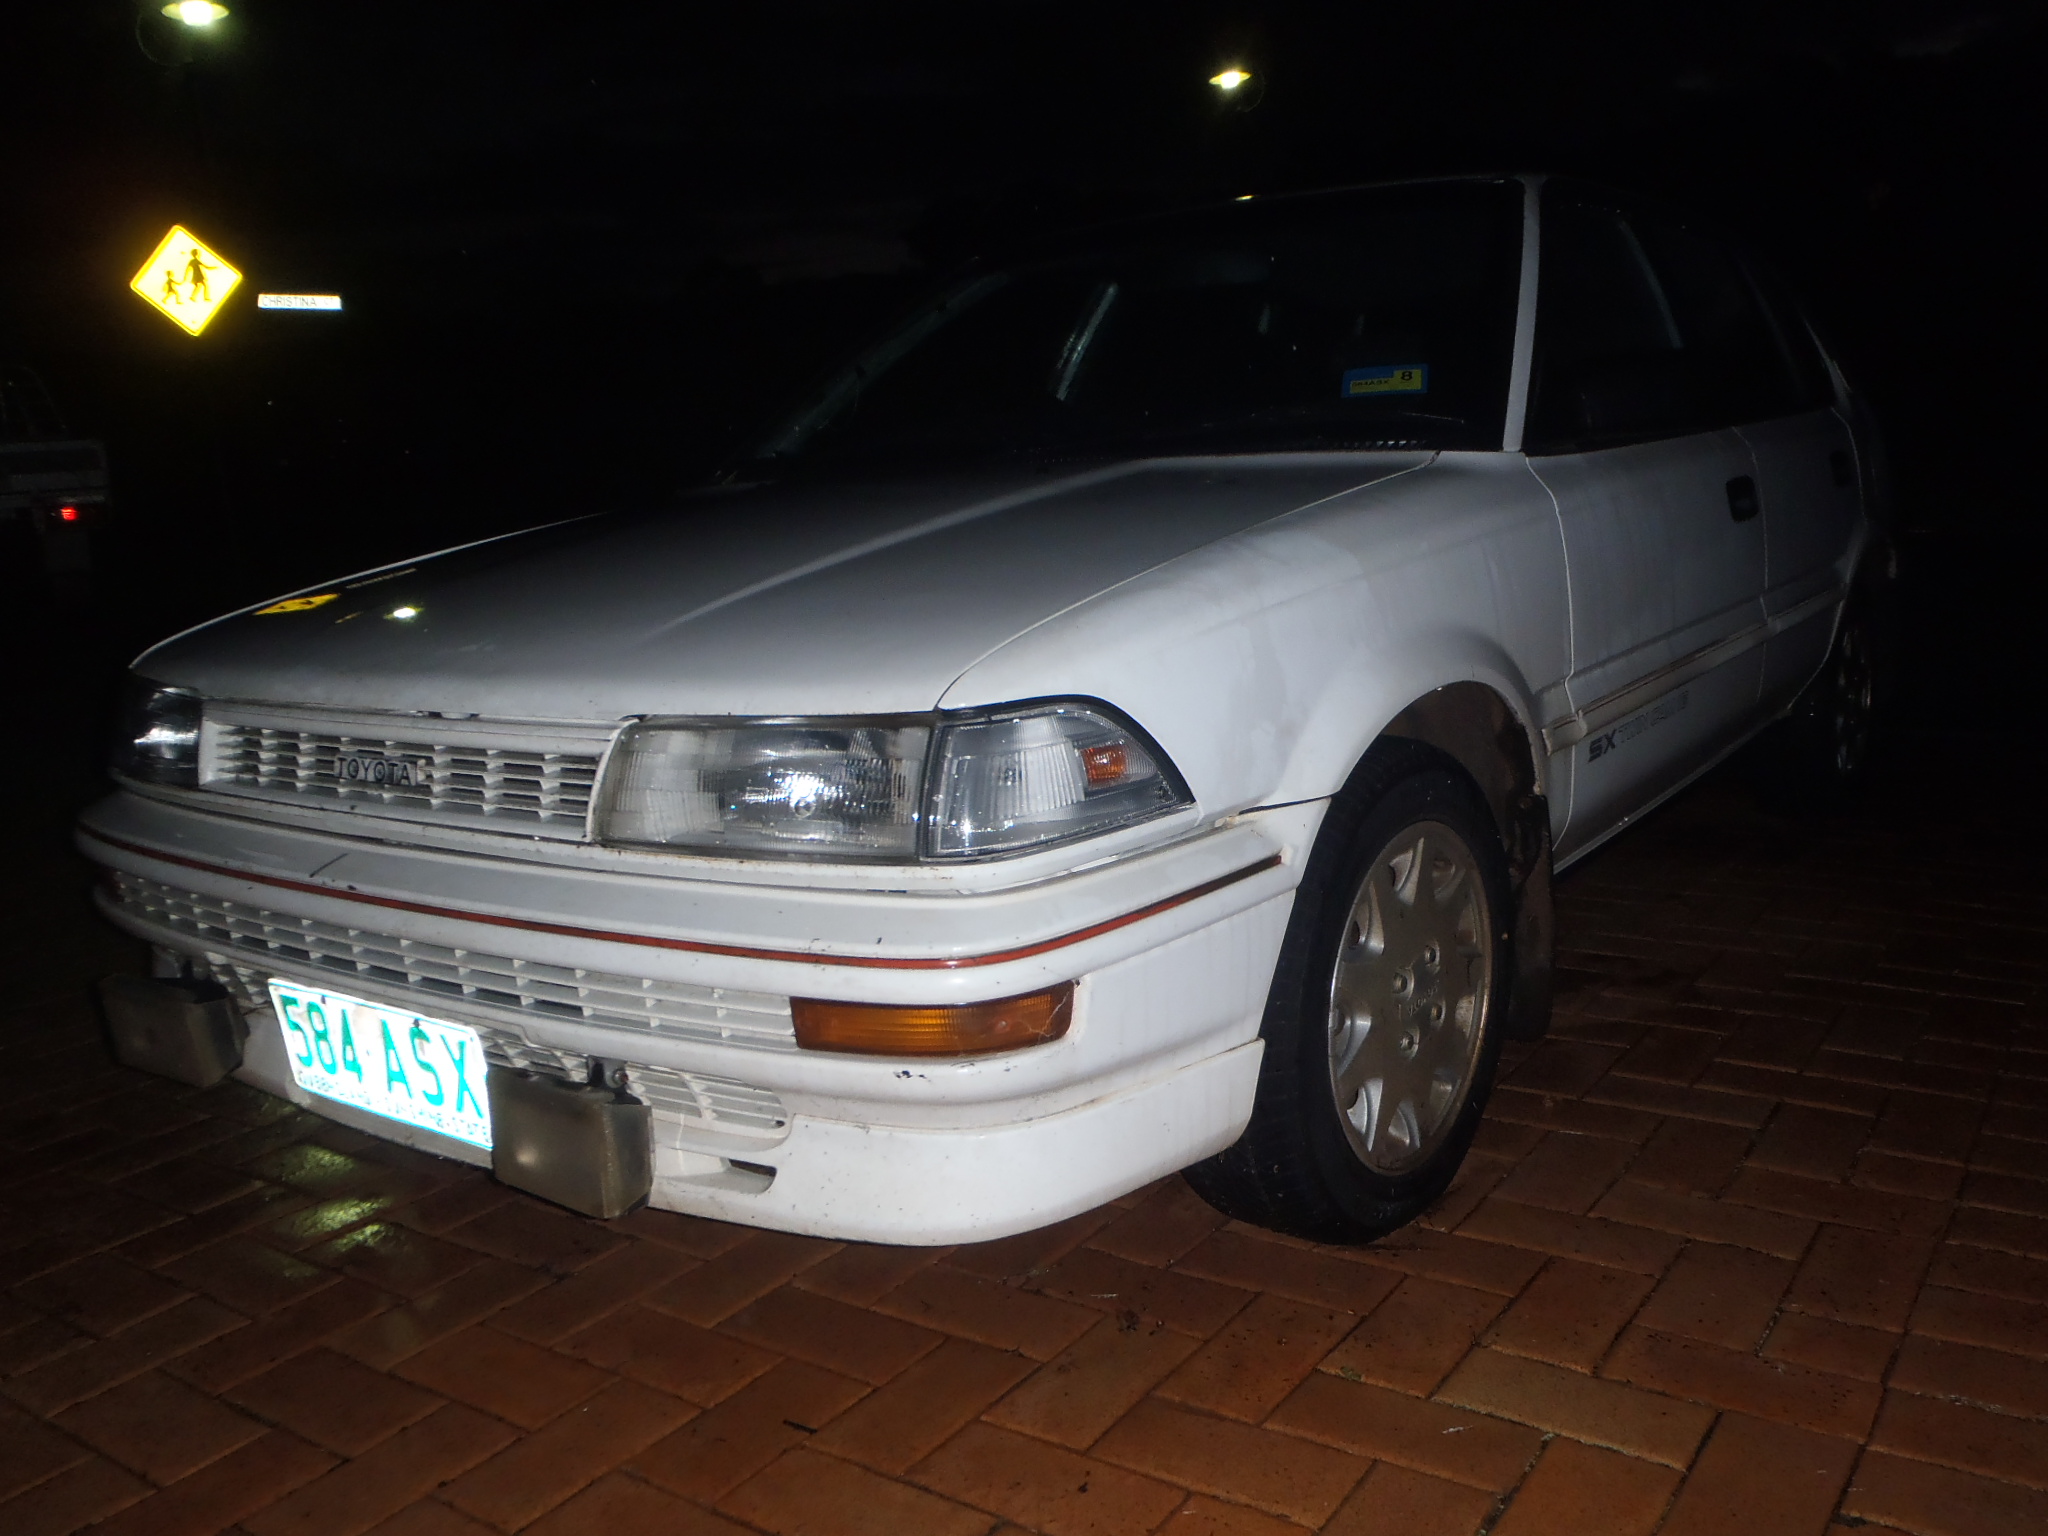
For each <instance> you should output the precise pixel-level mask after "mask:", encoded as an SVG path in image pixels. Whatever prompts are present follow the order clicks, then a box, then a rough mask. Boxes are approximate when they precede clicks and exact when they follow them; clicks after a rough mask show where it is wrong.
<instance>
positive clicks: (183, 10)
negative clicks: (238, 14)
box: [164, 0, 228, 27]
mask: <svg viewBox="0 0 2048 1536" xmlns="http://www.w3.org/2000/svg"><path fill="white" fill-rule="evenodd" d="M227 13H228V8H227V7H226V6H224V5H217V4H215V3H214V0H171V3H170V4H169V5H167V6H165V7H164V14H165V15H166V16H168V17H170V18H171V20H173V21H182V22H183V23H185V25H186V26H188V27H210V26H212V25H213V24H214V23H215V22H216V21H219V20H220V19H221V18H222V17H223V16H225V15H227Z"/></svg>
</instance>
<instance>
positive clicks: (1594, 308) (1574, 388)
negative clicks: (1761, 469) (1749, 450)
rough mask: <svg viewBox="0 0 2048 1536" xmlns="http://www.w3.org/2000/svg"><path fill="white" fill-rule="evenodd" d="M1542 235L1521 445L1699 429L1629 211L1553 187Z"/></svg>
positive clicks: (1679, 340)
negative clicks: (1533, 369) (1526, 413)
mask: <svg viewBox="0 0 2048 1536" xmlns="http://www.w3.org/2000/svg"><path fill="white" fill-rule="evenodd" d="M1542 239H1543V265H1542V270H1541V274H1540V277H1539V285H1538V291H1537V298H1536V365H1535V366H1536V372H1535V378H1534V381H1533V385H1534V387H1533V389H1532V390H1531V393H1530V401H1529V425H1528V429H1527V431H1526V432H1525V433H1524V440H1525V442H1526V443H1527V444H1528V447H1529V451H1530V452H1531V453H1560V452H1570V451H1572V450H1575V449H1581V448H1594V447H1602V446H1610V445H1613V444H1617V443H1627V442H1641V441H1643V440H1645V439H1647V438H1655V437H1671V436H1677V435H1680V434H1682V433H1686V432H1691V431H1697V430H1700V428H1701V427H1703V426H1704V425H1705V421H1704V419H1703V412H1702V409H1701V402H1700V401H1698V400H1697V399H1696V398H1695V394H1696V391H1695V390H1694V389H1693V387H1692V383H1693V381H1692V378H1691V372H1692V371H1691V369H1690V368H1689V367H1688V364H1689V362H1690V359H1689V358H1688V357H1687V356H1686V345H1685V336H1684V334H1683V332H1682V331H1681V330H1680V326H1679V319H1678V316H1677V314H1676V312H1675V310H1674V308H1673V306H1672V304H1671V301H1670V299H1669V298H1668V297H1667V295H1666V293H1665V290H1664V287H1663V285H1662V284H1661V283H1660V282H1659V281H1658V278H1657V273H1656V271H1655V269H1654V268H1653V266H1652V265H1651V261H1650V257H1649V253H1648V252H1647V251H1646V250H1645V249H1644V246H1643V243H1642V241H1641V240H1640V239H1638V238H1637V235H1636V232H1635V230H1634V229H1633V228H1632V227H1631V225H1630V223H1629V221H1628V220H1627V219H1626V218H1625V217H1623V215H1622V214H1621V212H1620V211H1619V210H1618V209H1615V208H1612V207H1608V206H1606V205H1604V204H1602V203H1599V202H1597V201H1592V200H1581V199H1578V198H1576V197H1572V196H1569V195H1566V194H1561V193H1553V194H1552V195H1550V196H1548V197H1546V199H1545V202H1544V207H1543V234H1542Z"/></svg>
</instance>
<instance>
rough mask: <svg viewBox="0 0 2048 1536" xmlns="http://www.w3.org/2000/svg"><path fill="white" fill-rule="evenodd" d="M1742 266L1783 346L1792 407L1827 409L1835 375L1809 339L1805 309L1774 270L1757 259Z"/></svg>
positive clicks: (1809, 330) (1816, 345)
mask: <svg viewBox="0 0 2048 1536" xmlns="http://www.w3.org/2000/svg"><path fill="white" fill-rule="evenodd" d="M1745 265H1746V267H1747V269H1748V272H1749V275H1750V278H1751V280H1752V281H1754V282H1755V284H1756V288H1757V292H1758V293H1759V294H1760V295H1762V297H1763V301H1764V309H1765V310H1766V312H1768V313H1769V315H1770V317H1771V323H1772V325H1773V327H1774V328H1775V329H1776V331H1777V336H1778V342H1779V345H1780V346H1781V347H1782V348H1783V349H1784V353H1785V365H1786V367H1787V368H1788V369H1789V370H1790V371H1791V374H1792V379H1793V396H1792V406H1791V408H1792V410H1793V411H1820V410H1825V409H1827V408H1828V407H1829V406H1831V405H1833V404H1834V403H1835V377H1834V375H1833V374H1832V373H1831V372H1829V371H1828V364H1827V359H1826V358H1825V357H1824V356H1823V355H1822V353H1821V350H1820V343H1819V342H1817V341H1815V340H1814V339H1813V328H1812V327H1811V326H1810V325H1808V324H1807V321H1806V314H1805V311H1804V310H1803V309H1802V308H1801V307H1800V304H1799V301H1798V299H1796V298H1794V297H1793V295H1792V290H1791V288H1790V287H1789V286H1788V285H1787V284H1786V283H1785V281H1784V279H1782V278H1780V277H1779V276H1778V274H1777V273H1775V272H1773V271H1772V270H1771V269H1770V268H1769V267H1767V266H1764V265H1763V264H1762V263H1761V262H1757V261H1750V262H1747V263H1745Z"/></svg>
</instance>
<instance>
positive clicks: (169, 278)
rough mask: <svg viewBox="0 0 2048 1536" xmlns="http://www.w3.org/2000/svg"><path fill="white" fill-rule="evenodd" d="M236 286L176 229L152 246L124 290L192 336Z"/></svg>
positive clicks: (217, 261)
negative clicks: (129, 290)
mask: <svg viewBox="0 0 2048 1536" xmlns="http://www.w3.org/2000/svg"><path fill="white" fill-rule="evenodd" d="M241 281H242V274H241V273H239V272H237V271H236V270H235V269H234V268H233V267H232V266H230V265H229V264H228V262H227V261H226V259H225V258H223V257H222V256H221V254H220V253H219V252H218V251H216V250H214V249H213V248H212V247H211V246H209V245H208V244H207V243H206V242H205V241H204V240H201V239H200V238H199V237H198V236H197V235H195V234H193V233H192V231H191V230H189V229H186V228H185V227H184V226H183V225H182V224H173V225H172V226H171V232H170V233H169V234H167V235H165V236H164V237H163V239H161V240H159V241H158V242H157V247H156V249H155V250H153V251H151V252H150V253H149V260H147V261H145V262H144V263H143V264H142V270H141V271H139V272H137V273H136V274H135V276H134V278H133V279H132V280H131V281H130V282H129V284H128V286H129V287H130V288H131V289H133V290H134V291H135V292H136V293H137V294H138V295H140V296H141V297H142V298H143V299H145V300H147V301H148V302H149V303H150V304H151V305H153V306H154V307H155V308H156V309H157V310H159V311H161V312H162V313H163V314H164V315H166V316H168V317H169V318H170V319H171V320H173V321H175V322H177V324H179V325H180V326H182V327H184V329H186V330H187V331H189V332H191V333H192V334H193V335H194V336H197V335H198V334H199V333H200V332H201V331H203V330H205V329H206V326H207V322H208V321H210V320H212V319H213V317H214V316H215V315H217V314H219V313H220V308H221V306H222V305H223V304H225V303H226V302H227V298H228V295H229V294H231V293H233V292H234V291H235V289H236V287H237V286H239V285H240V283H241Z"/></svg>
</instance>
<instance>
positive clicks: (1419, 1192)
mask: <svg viewBox="0 0 2048 1536" xmlns="http://www.w3.org/2000/svg"><path fill="white" fill-rule="evenodd" d="M1512 927H1513V908H1512V905H1511V900H1510V894H1509V883H1508V868H1507V859H1506V856H1505V854H1504V853H1503V851H1502V848H1501V843H1500V837H1499V834H1498V832H1497V831H1496V829H1495V826H1494V822H1493V818H1492V816H1491V815H1490V813H1489V812H1488V811H1487V808H1486V805H1485V802H1484V800H1483V799H1482V798H1481V796H1480V794H1479V791H1478V789H1477V788H1476V786H1474V785H1473V783H1472V781H1471V780H1470V779H1469V778H1468V777H1466V775H1465V774H1464V772H1463V771H1462V770H1461V769H1459V768H1458V767H1457V766H1456V765H1455V764H1454V763H1452V762H1451V760H1450V759H1449V758H1447V757H1444V756H1443V755H1441V754H1440V753H1437V752H1436V751H1434V750H1433V749H1431V748H1428V747H1425V746H1422V745H1421V744H1419V743H1416V742H1410V741H1403V740H1395V739H1388V740H1384V741H1382V742H1380V743H1379V744H1378V745H1376V746H1375V747H1374V748H1373V750H1372V751H1371V752H1370V753H1368V754H1367V756H1366V758H1365V760H1364V761H1363V762H1362V763H1361V764H1360V765H1359V767H1358V769H1357V771H1356V772H1355V773H1354V774H1353V775H1352V777H1351V781H1350V782H1349V783H1348V784H1347V785H1346V786H1345V787H1344V789H1343V790H1342V791H1341V792H1339V793H1338V794H1337V795H1336V796H1334V797H1333V798H1332V800H1331V802H1330V808H1329V811H1328V813H1327V814H1326V815H1325V817H1324V820H1323V825H1322V829H1321V831H1320V833H1319V834H1318V836H1317V838H1316V842H1315V845H1314V848H1313V850H1312V851H1311V853H1310V856H1309V860H1308V864H1307V867H1306V869H1305V870H1304V872H1303V877H1302V883H1301V885H1300V887H1299V889H1298V890H1297V892H1296V895H1295V904H1294V914H1293V917H1292V919H1291V920H1290V922H1289V924H1288V930H1287V936H1286V938H1285V940H1284V941H1283V943H1282V946H1281V953H1280V959H1279V963H1278V965H1277V966H1276V968H1275V971H1274V976H1273V988H1272V992H1271V994H1270V996H1269V998H1268V1001H1267V1005H1266V1015H1265V1020H1264V1024H1263V1026H1262V1028H1261V1031H1260V1034H1261V1036H1262V1038H1263V1039H1264V1041H1265V1046H1266V1049H1265V1054H1264V1057H1263V1059H1262V1061H1261V1063H1260V1068H1259V1084H1258V1091H1257V1096H1256V1098H1255V1100H1254V1103H1253V1107H1252V1115H1251V1120H1250V1123H1249V1124H1248V1125H1247V1126H1246V1127H1245V1131H1244V1134H1243V1135H1242V1136H1241V1137H1240V1138H1239V1139H1238V1141H1237V1142H1236V1144H1235V1145H1233V1146H1231V1147H1230V1148H1229V1149H1227V1150H1226V1151H1224V1152H1222V1153H1219V1154H1218V1155H1216V1156H1215V1157H1212V1158H1209V1159H1208V1160H1206V1161H1204V1162H1201V1163H1197V1164H1196V1165H1195V1166H1193V1167H1192V1168H1190V1169H1188V1170H1187V1178H1188V1182H1189V1183H1190V1184H1191V1185H1192V1186H1193V1187H1194V1189H1195V1190H1196V1192H1197V1193H1198V1194H1200V1195H1201V1196H1202V1197H1203V1198H1204V1199H1205V1200H1207V1201H1208V1202H1209V1203H1210V1204H1211V1205H1213V1206H1215V1207H1216V1208H1217V1209H1219V1210H1221V1211H1222V1212H1224V1213H1225V1214H1226V1215H1229V1216H1233V1217H1236V1218H1238V1219H1240V1220H1243V1221H1249V1222H1253V1223H1255V1224H1257V1225H1259V1226H1263V1227H1268V1228H1272V1229H1274V1230H1276V1231H1281V1232H1287V1233H1291V1234H1293V1235H1294V1236H1297V1237H1304V1238H1310V1239H1314V1240H1317V1241H1322V1242H1337V1243H1363V1242H1369V1241H1371V1240H1372V1239H1373V1238H1376V1237H1379V1236H1382V1235H1384V1234H1385V1233H1387V1232H1390V1231H1392V1230H1394V1229H1395V1228H1396V1227H1399V1226H1402V1225H1404V1224H1406V1223H1407V1222H1409V1221H1412V1220H1414V1218H1415V1217H1416V1216H1418V1215H1420V1214H1421V1213H1422V1212H1423V1211H1424V1210H1426V1209H1428V1207H1429V1206H1430V1205H1431V1204H1432V1203H1433V1202H1434V1201H1435V1200H1436V1199H1437V1198H1438V1197H1439V1196H1440V1195H1442V1193H1443V1192H1444V1190H1445V1188H1446V1187H1447V1186H1448V1185H1449V1184H1450V1182H1451V1178H1452V1176H1453V1175H1454V1174H1455V1173H1456V1172H1457V1170H1458V1165H1459V1164H1460V1163H1461V1162H1463V1161H1464V1157H1465V1152H1466V1149H1467V1148H1468V1147H1469V1146H1470V1145H1471V1142H1472V1137H1473V1135H1474V1134H1475V1133H1476V1132H1477V1130H1478V1128H1479V1120H1480V1116H1481V1114H1482V1113H1483V1112H1484V1111H1485V1108H1486V1099H1487V1094H1488V1092H1489V1090H1490V1088H1491V1085H1492V1082H1493V1073H1494V1067H1495V1063H1496V1061H1497V1060H1498V1058H1499V1054H1500V1039H1501V1033H1502V1024H1503V1023H1504V1021H1505V1017H1506V1013H1507V1004H1508V996H1509V986H1510V978H1511V977H1512V975H1513V973H1514V956H1513V953H1512V944H1513V937H1512Z"/></svg>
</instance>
